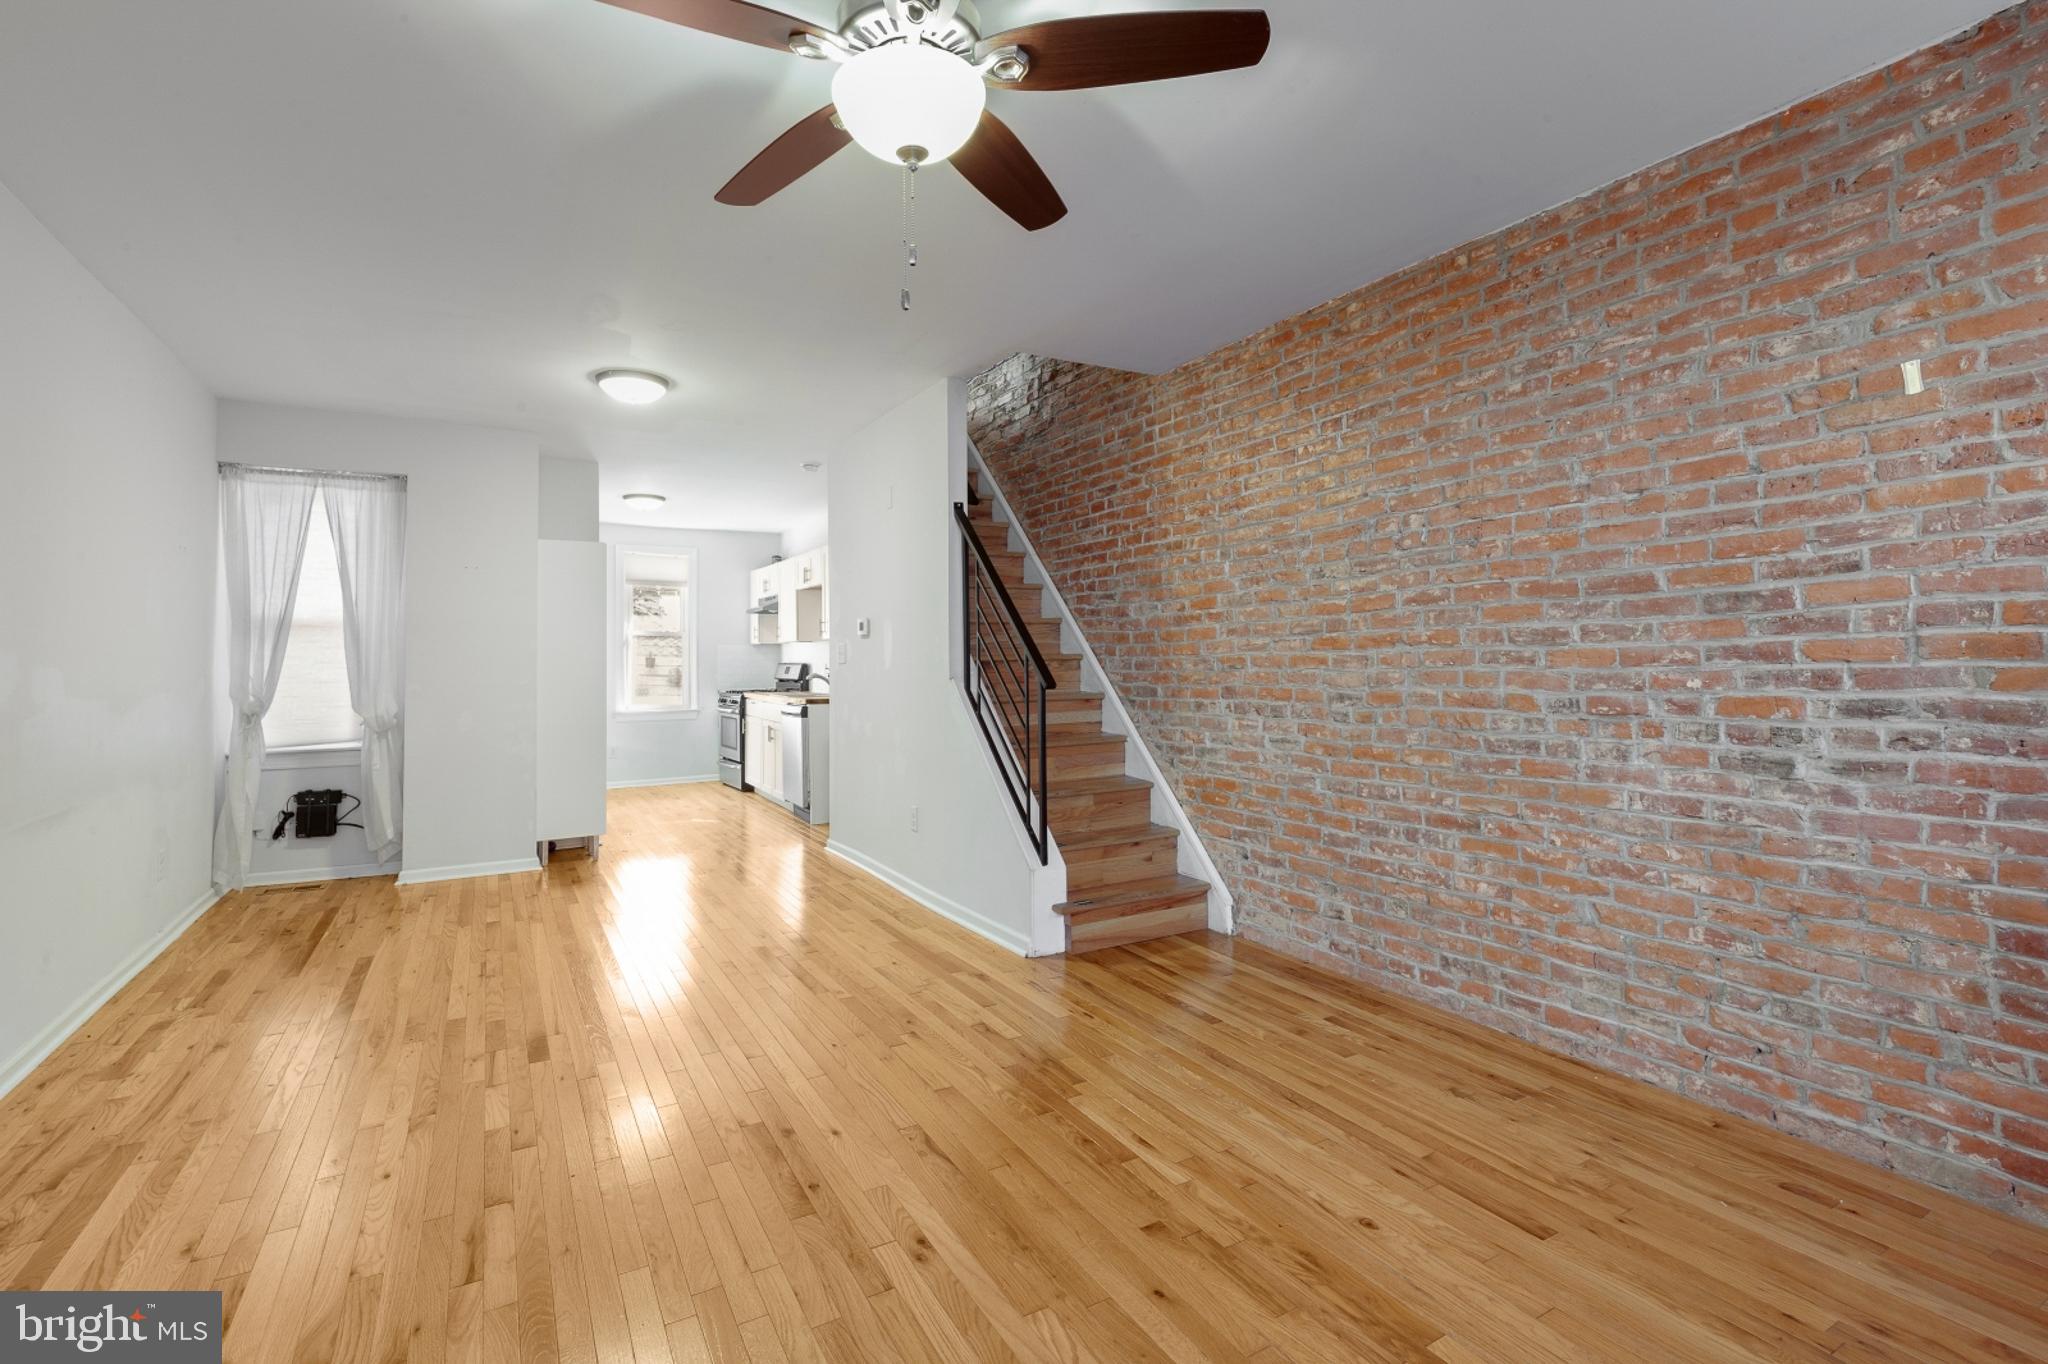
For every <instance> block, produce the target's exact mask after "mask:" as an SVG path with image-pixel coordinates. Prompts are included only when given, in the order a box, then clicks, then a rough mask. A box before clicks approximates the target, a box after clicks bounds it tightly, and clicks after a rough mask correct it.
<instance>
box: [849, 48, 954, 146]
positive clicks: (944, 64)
mask: <svg viewBox="0 0 2048 1364" xmlns="http://www.w3.org/2000/svg"><path fill="white" fill-rule="evenodd" d="M832 103H833V106H834V107H835V108H836V109H838V111H839V121H840V122H841V123H843V124H845V125H846V131H847V132H848V133H850V134H851V135H852V137H853V140H854V141H855V142H858V143H860V145H861V147H862V148H863V149H864V150H866V151H868V152H871V153H873V154H874V155H875V156H878V157H880V158H881V159H882V160H884V161H887V162H890V163H891V164H896V165H907V166H928V165H932V164H934V163H936V162H940V161H944V160H945V159H946V158H947V157H949V156H951V155H952V154H953V153H954V152H957V151H959V150H960V149H961V148H962V147H964V146H966V145H967V139H968V138H970V137H972V136H974V130H975V128H976V127H978V126H979V125H980V123H981V111H982V110H983V109H984V108H986V107H987V105H988V87H987V86H986V85H984V84H983V83H982V78H981V76H980V74H979V73H978V72H976V71H975V69H974V68H973V67H972V66H969V65H968V64H967V62H966V61H964V60H962V59H961V58H960V57H959V56H957V55H955V54H954V53H951V52H948V51H946V50H945V49H944V48H941V47H933V46H931V45H930V44H929V43H924V42H897V43H891V44H889V45H888V46H887V47H877V48H871V49H869V50H868V51H866V52H857V53H855V54H854V55H853V56H852V57H850V58H848V59H847V61H846V64H845V65H843V66H841V67H840V68H839V71H838V74H836V75H834V76H833V77H832Z"/></svg>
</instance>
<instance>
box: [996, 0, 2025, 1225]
mask: <svg viewBox="0 0 2048 1364" xmlns="http://www.w3.org/2000/svg"><path fill="white" fill-rule="evenodd" d="M2044 104H2048V0H2043V2H2042V3H2035V4H2030V5H2027V6H2024V7H2022V8H2020V9H2017V10H2013V11H2010V12H2008V13H2006V14H2004V15H2003V16H2001V17H1999V18H1997V19H1995V20H1993V21H1990V22H1987V23H1986V24H1984V25H1983V26H1981V27H1980V28H1978V29H1976V30H1973V31H1972V32H1971V33H1969V34H1966V35H1964V36H1962V37H1960V38H1957V39H1956V40H1954V41H1952V42H1949V43H1947V44H1944V45H1942V46H1940V47H1937V48H1935V49H1932V50H1930V51H1927V52H1924V53H1921V54H1919V55H1917V56H1914V57H1912V58H1910V59H1908V60H1905V61H1902V62H1899V63H1898V64H1896V65H1895V66H1893V67H1891V68H1890V69H1889V70H1886V71H1884V72H1881V73H1879V74H1877V75H1872V76H1868V77H1865V78H1863V79H1859V80H1855V81H1851V82H1849V83H1848V84H1846V85H1843V86H1841V87H1840V88H1838V89H1835V90H1832V91H1830V92H1828V93H1827V94H1825V95H1822V96H1819V97H1817V98H1815V99H1812V100H1809V101H1807V102H1806V103H1804V104H1801V105H1800V106H1798V107H1797V108H1795V109H1793V110H1791V111H1789V112H1787V113H1785V114H1783V115H1780V116H1778V117H1774V118H1771V119H1769V120H1766V121H1765V122H1763V123H1760V124H1758V125H1756V126H1755V127H1752V128H1749V129H1747V130H1745V131H1742V132H1740V133H1736V134H1733V135H1731V136H1729V137H1726V138H1723V139H1721V140H1720V141H1718V142H1715V143H1713V144H1712V145H1710V146H1707V147H1703V148H1700V149H1698V150H1695V151H1692V152H1689V153H1687V154H1685V155H1683V156H1679V157H1676V158H1674V159H1673V160H1670V161H1668V162H1665V163H1664V164H1662V165H1659V166H1656V167H1654V168H1652V169H1650V170H1646V171H1644V172H1642V173H1641V174H1639V175H1635V176H1631V177H1630V178H1628V179H1626V180H1624V181H1621V182H1619V183H1617V184H1614V185H1610V186H1608V187H1607V188H1605V189H1603V190H1600V191H1598V192H1597V193H1594V194H1591V195H1588V196H1586V197H1585V198H1583V199H1580V200H1578V201H1577V202H1576V203H1572V204H1570V205H1567V206H1566V207H1563V208H1559V209H1556V210H1553V211H1551V212H1548V213H1545V214H1543V215H1542V216H1541V217H1538V218H1535V219H1532V220H1530V221H1528V222H1525V223H1523V224H1521V225H1519V226H1517V227H1514V228H1511V229H1509V230H1507V231H1505V232H1501V233H1499V234H1498V235H1495V236H1492V237H1489V238H1487V239H1485V240H1483V241H1479V242H1475V243H1472V244H1471V245H1469V246H1465V247H1462V248H1460V249H1459V250H1456V251H1453V252H1451V253H1449V254H1447V255H1444V256H1440V257H1438V258H1437V259H1435V260H1431V261H1428V262H1426V263H1424V264H1422V265H1419V266H1416V267H1415V268H1413V269H1410V270H1407V271H1405V272H1403V273H1401V274H1398V275H1395V276H1392V277H1390V278H1388V279H1384V280H1381V281H1380V282H1378V283H1376V284H1373V285H1370V286H1369V287H1367V288H1364V289H1361V290H1359V291H1358V292H1356V293H1354V294H1351V295H1348V296H1346V297H1344V298H1341V299H1338V300H1336V301H1334V302H1332V303H1329V304H1326V305H1324V306H1322V307H1319V308H1316V309H1314V310H1312V311H1310V312H1308V313H1304V314H1303V315H1301V316H1299V317H1296V318H1292V319H1290V320H1288V321H1286V322H1283V323H1280V324H1279V325H1277V326H1274V327H1272V328H1270V329H1269V330H1267V331H1265V332H1262V333H1260V334H1259V335H1257V336H1254V337H1251V338H1249V339H1248V340H1245V341H1243V342H1241V343H1239V344H1237V345H1233V346H1230V347H1228V348H1226V349H1224V350H1221V351H1218V352H1216V353H1215V354H1213V355H1211V356H1208V357H1206V358H1204V359H1202V360H1199V361H1196V362H1194V363H1192V364H1190V365H1188V366H1186V367H1185V368H1182V369H1180V370H1177V371H1175V372H1173V373H1170V374H1167V375H1164V376H1159V377H1146V376H1140V375H1133V374H1126V373H1120V372H1113V371H1107V370H1102V369H1093V368H1089V367H1086V366H1080V365H1074V364H1067V363H1061V362H1057V361H1052V360H1045V359H1038V358H1032V357H1019V358H1017V359H1015V360H1013V361H1010V362H1008V363H1006V364H1004V365H1001V366H999V367H998V368H996V369H995V370H992V371H990V372H989V373H988V374H987V375H984V376H982V378H981V379H979V380H977V381H976V383H975V385H974V389H973V402H972V422H973V427H974V433H975V436H976V438H977V439H978V441H979V442H980V444H981V448H982V450H983V452H984V454H985V455H986V456H987V458H988V459H989V461H990V463H991V465H992V467H993V468H994V470H995V472H996V475H997V477H998V479H999V481H1000V482H1001V484H1002V486H1003V488H1004V489H1005V490H1006V491H1007V493H1008V494H1009V495H1010V496H1011V497H1012V499H1013V501H1014V502H1015V504H1016V506H1017V509H1018V510H1019V512H1020V513H1021V516H1022V519H1023V521H1024V523H1025V525H1026V527H1027V529H1028V530H1029V532H1030V534H1031V536H1032V537H1033V540H1034V542H1035V544H1036V546H1037V548H1038V550H1039V551H1040V552H1041V554H1042V555H1044V557H1045V558H1046V560H1047V562H1048V565H1049V567H1050V568H1051V570H1052V572H1053V574H1054V577H1055V580H1056V581H1057V583H1058V584H1059V586H1060V588H1061V590H1062V591H1063V592H1064V593H1065V595H1066V598H1067V600H1068V602H1069V603H1070V604H1071V605H1072V606H1073V608H1074V609H1075V611H1076V613H1077V615H1078V616H1079V619H1080V622H1081V624H1082V626H1083V628H1084V629H1085V630H1086V632H1087V634H1088V636H1089V639H1090V641H1091V642H1092V644H1093V645H1094V647H1095V649H1096V651H1097V652H1098V654H1099V655H1100V656H1101V658H1102V659H1103V661H1104V665H1105V666H1106V667H1107V668H1108V669H1109V671H1110V673H1111V675H1112V676H1113V677H1114V679H1115V680H1116V683H1117V685H1118V687H1119V688H1120V689H1121V690H1122V692H1123V694H1124V696H1125V698H1126V699H1127V700H1128V701H1129V702H1130V703H1131V705H1132V708H1133V710H1134V712H1135V714H1136V716H1137V718H1138V721H1139V723H1140V726H1141V728H1142V730H1143V733H1144V735H1145V737H1146V739H1147V740H1148V741H1149V742H1150V744H1151V745H1152V748H1153V751H1154V753H1155V754H1156V756H1157V757H1158V758H1159V759H1160V760H1161V762H1162V764H1163V765H1164V766H1165V768H1166V769H1167V771H1168V775H1169V779H1170V780H1171V781H1172V782H1173V784H1174V786H1175V788H1176V789H1177V791H1178V793H1179V795H1180V797H1181V799H1182V801H1183V802H1184V803H1185V804H1186V806H1187V808H1188V810H1189V812H1190V814H1191V815H1192V817H1193V818H1194V819H1195V821H1196V823H1197V825H1198V826H1199V828H1200V829H1201V832H1202V834H1203V836H1204V839H1205V840H1206V841H1207V843H1208V845H1209V848H1210V851H1211V852H1212V854H1214V855H1215V856H1216V858H1217V860H1218V862H1219V863H1220V864H1221V865H1222V866H1223V868H1224V870H1225V875H1226V879H1227V880H1228V881H1229V883H1230V887H1231V889H1232V891H1233V892H1234V893H1235V895H1236V898H1237V906H1238V914H1239V917H1240V924H1241V927H1242V930H1243V931H1244V932H1245V933H1246V934H1248V935H1249V936H1250V937H1252V938H1254V939H1257V940H1259V941H1262V942H1266V943H1270V944H1273V945H1276V946H1278V947H1280V948H1282V949H1284V950H1286V951H1289V952H1292V953H1295V954H1297V955H1300V956H1303V957H1307V958H1309V959H1311V960H1314V961H1317V962H1321V963H1324V964H1327V965H1329V966H1331V967H1333V968H1335V969H1337V970H1341V971H1345V972H1348V973H1351V974H1355V975H1357V976H1360V977H1363V978H1364V979H1366V980H1368V981H1370V982H1372V983H1374V984H1377V985H1381V986H1385V987H1390V988H1393V989H1396V990H1399V991H1401V992H1403V993H1406V994H1410V995H1415V996H1419V997H1421V998H1424V999H1426V1000H1429V1001H1431V1002H1434V1003H1437V1004H1440V1005H1443V1006H1445V1007H1448V1008H1453V1009H1455V1010H1457V1011H1458V1012H1459V1013H1462V1014H1466V1015H1469V1016H1471V1017H1474V1018H1478V1019H1482V1020H1484V1021H1486V1022H1488V1023H1490V1024H1493V1025H1495V1026H1497V1027H1500V1028H1503V1029H1505V1030H1507V1031H1510V1032H1513V1033H1516V1034H1519V1035H1521V1036H1523V1037H1527V1038H1531V1039H1534V1040H1536V1041H1538V1042H1541V1043H1543V1044H1545V1045H1547V1046H1551V1047H1554V1048H1556V1049H1558V1050H1560V1051H1566V1052H1569V1053H1571V1054H1573V1055H1576V1056H1580V1057H1584V1058H1586V1059H1588V1060H1591V1061H1593V1062H1596V1063H1597V1064H1600V1065H1603V1066H1607V1067H1610V1068H1613V1069H1616V1070H1620V1071H1624V1072H1627V1073H1628V1074H1631V1075H1636V1076H1640V1077H1643V1078H1645V1079H1648V1080H1651V1081H1654V1082H1656V1083H1658V1084H1662V1085H1666V1086H1669V1087H1670V1088H1673V1089H1678V1090H1682V1091H1684V1092H1686V1093H1688V1094H1692V1095H1695V1096H1697V1097H1699V1098H1701V1099H1704V1100H1706V1101H1707V1102H1709V1103H1712V1104H1716V1105H1719V1106H1721V1107H1723V1108H1726V1109H1730V1110H1733V1111H1735V1112H1738V1113H1742V1114H1746V1115H1748V1116H1750V1117H1752V1118H1755V1119H1758V1120H1761V1121H1765V1122H1770V1123H1774V1124H1776V1125H1777V1126H1779V1127H1781V1128H1785V1129H1787V1130H1789V1131H1793V1132H1797V1133H1800V1134H1803V1135H1805V1136H1807V1137H1810V1138H1813V1139H1816V1140H1820V1141H1824V1142H1826V1143H1828V1144H1830V1145H1833V1146H1836V1147H1840V1148H1842V1149H1845V1150H1848V1151H1851V1152H1853V1153H1855V1154H1858V1155H1860V1156H1862V1157H1864V1158H1866V1159H1869V1160H1871V1161H1875V1162H1877V1163H1880V1164H1884V1165H1888V1166H1891V1167H1894V1168H1896V1169H1899V1170H1902V1171H1904V1172H1906V1173H1907V1174H1910V1175H1913V1176H1916V1177H1918V1178H1921V1179H1924V1180H1929V1181H1932V1182H1934V1183H1937V1184H1942V1185H1945V1186H1948V1187H1950V1188H1954V1189H1958V1190H1961V1191H1963V1192H1965V1193H1967V1194H1969V1195H1971V1196H1974V1197H1977V1198H1979V1199H1983V1200H1986V1201H1989V1202H1992V1203H1995V1204H1999V1205H2001V1206H2004V1207H2006V1208H2008V1209H2011V1210H2014V1211H2018V1212H2022V1213H2028V1214H2030V1215H2032V1216H2036V1217H2044V1216H2048V762H2044V756H2048V658H2044V649H2043V639H2044V626H2048V435H2044V430H2043V423H2044V417H2048V369H2044V367H2048V157H2044V151H2048V131H2044V129H2048V115H2044ZM1908 358H1918V359H1919V360H1920V361H1921V362H1922V364H1923V367H1924V371H1925V374H1926V378H1927V383H1928V387H1927V390H1926V392H1924V393H1922V394H1921V395H1919V396H1917V397H1911V396H1907V395H1906V394H1905V393H1904V392H1903V391H1902V380H1901V373H1900V368H1899V364H1900V362H1901V361H1902V360H1905V359H1908Z"/></svg>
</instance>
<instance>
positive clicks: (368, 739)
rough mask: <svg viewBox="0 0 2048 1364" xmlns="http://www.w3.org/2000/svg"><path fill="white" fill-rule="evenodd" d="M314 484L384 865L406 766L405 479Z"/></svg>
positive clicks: (374, 843)
mask: <svg viewBox="0 0 2048 1364" xmlns="http://www.w3.org/2000/svg"><path fill="white" fill-rule="evenodd" d="M320 484H321V488H322V489H323V491H324V492H325V494H326V499H327V524H328V526H329V527H330V528H332V530H333V531H334V557H335V563H336V566H337V567H338V568H339V569H340V570H341V611H342V636H343V638H344V640H345V641H346V642H347V645H348V695H349V702H350V704H351V705H353V706H354V707H355V712H356V714H357V715H360V716H361V717H362V719H363V833H364V836H365V838H366V839H367V840H368V842H369V845H370V852H371V854H372V855H373V856H374V857H376V859H377V860H378V861H379V862H388V861H390V860H391V859H392V858H393V857H395V856H397V854H398V831H399V826H400V801H401V799H402V795H401V792H402V789H403V787H402V777H403V773H404V769H405V724H404V706H405V480H404V479H402V478H389V477H380V476H367V475H365V476H359V475H353V474H324V475H322V476H321V480H320Z"/></svg>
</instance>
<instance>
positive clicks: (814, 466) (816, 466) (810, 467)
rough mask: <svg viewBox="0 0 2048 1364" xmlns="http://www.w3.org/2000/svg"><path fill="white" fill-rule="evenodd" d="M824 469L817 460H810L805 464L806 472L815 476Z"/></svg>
mask: <svg viewBox="0 0 2048 1364" xmlns="http://www.w3.org/2000/svg"><path fill="white" fill-rule="evenodd" d="M824 467H825V466H824V465H822V464H820V463H818V461H816V460H808V461H806V462H805V464H804V472H805V473H807V474H815V473H817V472H818V470H820V469H822V468H824Z"/></svg>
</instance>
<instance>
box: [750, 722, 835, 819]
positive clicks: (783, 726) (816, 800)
mask: <svg viewBox="0 0 2048 1364" xmlns="http://www.w3.org/2000/svg"><path fill="white" fill-rule="evenodd" d="M831 717H832V708H831V707H830V706H829V705H825V704H822V703H819V702H813V701H804V700H787V699H778V698H771V697H768V696H749V697H748V698H747V728H746V735H745V740H744V753H743V756H742V760H741V764H740V769H741V772H742V774H743V775H744V776H745V777H746V780H747V785H749V786H751V787H753V788H754V792H755V794H756V795H761V796H766V797H767V798H768V799H769V800H772V801H774V802H776V803H777V804H778V805H781V806H782V807H783V808H785V809H787V810H788V811H789V812H790V813H792V814H794V815H796V816H797V817H798V818H799V819H803V820H806V821H808V822H809V823H812V824H827V823H830V822H831V784H832V783H831V756H832V742H831V739H832V731H831Z"/></svg>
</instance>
